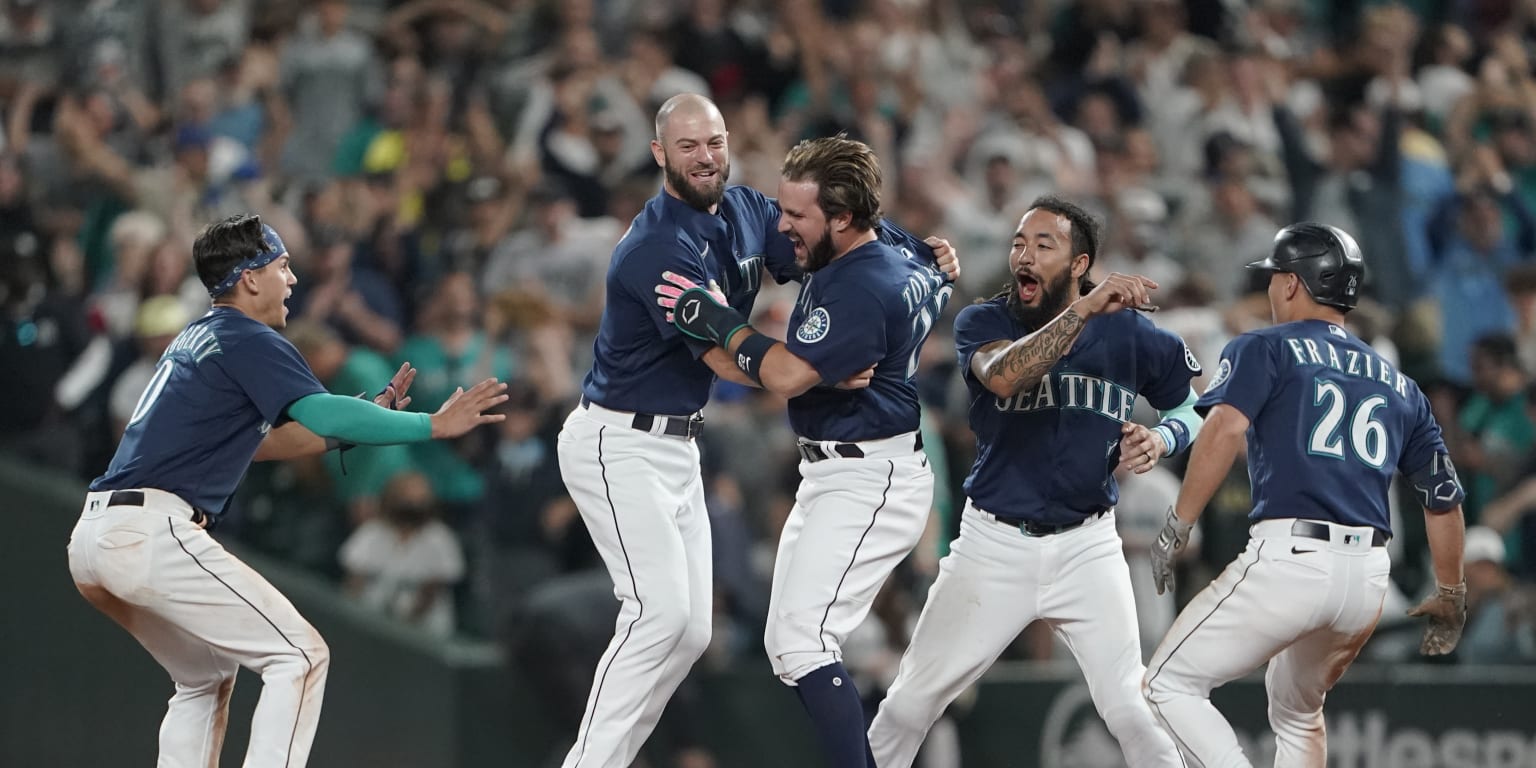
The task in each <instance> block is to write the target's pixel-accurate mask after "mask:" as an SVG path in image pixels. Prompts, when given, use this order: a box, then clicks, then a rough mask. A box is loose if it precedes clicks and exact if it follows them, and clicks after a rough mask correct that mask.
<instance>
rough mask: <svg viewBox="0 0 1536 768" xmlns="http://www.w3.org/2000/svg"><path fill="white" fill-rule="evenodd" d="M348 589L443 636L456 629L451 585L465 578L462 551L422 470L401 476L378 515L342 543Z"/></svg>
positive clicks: (371, 605)
mask: <svg viewBox="0 0 1536 768" xmlns="http://www.w3.org/2000/svg"><path fill="white" fill-rule="evenodd" d="M340 558H341V565H342V567H343V568H345V569H346V572H347V592H348V593H350V594H351V595H352V596H353V597H355V598H357V599H358V600H359V601H361V602H362V603H363V605H366V606H368V607H369V608H372V609H373V610H376V611H379V612H382V613H385V614H388V615H390V616H393V617H395V618H397V619H400V620H401V621H404V622H406V623H407V624H412V625H415V626H418V627H421V628H422V629H423V630H425V631H427V632H430V633H432V634H434V635H437V636H439V637H448V636H450V635H452V634H453V633H454V630H455V628H456V626H457V625H456V619H455V611H454V604H453V593H452V588H453V585H454V584H456V583H458V581H459V580H460V579H462V578H464V552H463V550H462V549H461V548H460V546H459V540H458V538H457V537H456V536H455V535H454V533H453V531H452V530H451V529H450V528H449V527H448V526H447V525H444V524H443V522H442V521H441V520H439V519H437V510H436V509H435V499H433V497H432V487H431V484H430V483H428V482H427V478H426V477H425V476H424V475H421V474H418V473H415V472H407V473H404V474H400V475H397V476H396V477H395V478H394V479H393V480H391V481H390V482H389V484H388V485H387V486H385V489H384V501H383V509H382V511H381V514H380V515H379V517H376V518H373V519H371V520H367V521H365V522H364V523H363V524H362V525H360V526H358V528H357V530H356V531H354V532H353V533H352V536H351V537H349V538H348V539H347V541H346V543H345V544H343V545H342V547H341V553H340Z"/></svg>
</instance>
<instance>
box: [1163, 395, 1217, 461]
mask: <svg viewBox="0 0 1536 768" xmlns="http://www.w3.org/2000/svg"><path fill="white" fill-rule="evenodd" d="M1199 399H1200V396H1199V395H1197V394H1195V390H1193V389H1191V390H1189V397H1186V398H1184V402H1182V403H1179V405H1178V406H1177V407H1176V408H1174V409H1172V410H1168V411H1158V412H1157V415H1158V417H1160V418H1161V419H1162V421H1161V422H1158V425H1157V426H1156V427H1153V428H1152V431H1153V432H1156V433H1158V434H1160V435H1162V436H1163V440H1165V441H1167V443H1168V453H1166V454H1164V455H1166V456H1174V455H1176V454H1179V453H1182V452H1183V451H1184V450H1185V449H1187V448H1189V446H1190V444H1191V443H1193V442H1195V436H1196V435H1198V434H1200V425H1201V424H1204V423H1205V419H1203V418H1201V417H1200V414H1198V413H1196V412H1195V401H1197V400H1199Z"/></svg>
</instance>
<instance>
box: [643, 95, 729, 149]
mask: <svg viewBox="0 0 1536 768" xmlns="http://www.w3.org/2000/svg"><path fill="white" fill-rule="evenodd" d="M683 122H691V123H695V124H699V123H703V124H709V123H714V124H716V125H718V126H719V127H720V130H721V131H722V132H723V131H724V130H725V117H724V116H722V115H721V114H720V108H719V107H717V106H715V103H714V102H713V101H710V100H709V99H707V98H705V97H703V96H700V95H699V94H697V93H679V94H678V95H676V96H673V97H672V98H670V99H667V100H666V102H665V103H664V104H662V105H661V109H658V110H656V140H657V141H659V142H661V144H662V145H666V143H667V139H666V134H667V133H668V132H669V131H670V130H671V129H672V127H673V126H674V125H678V124H680V123H683Z"/></svg>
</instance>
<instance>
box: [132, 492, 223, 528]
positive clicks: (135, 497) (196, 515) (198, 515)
mask: <svg viewBox="0 0 1536 768" xmlns="http://www.w3.org/2000/svg"><path fill="white" fill-rule="evenodd" d="M107 506H109V507H142V506H144V492H143V491H113V492H112V495H111V496H108V497H107ZM207 519H208V516H207V515H205V514H203V511H202V510H201V509H198V508H197V507H193V508H192V517H191V520H192V524H193V525H202V524H203V521H204V520H207Z"/></svg>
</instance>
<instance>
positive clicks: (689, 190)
mask: <svg viewBox="0 0 1536 768" xmlns="http://www.w3.org/2000/svg"><path fill="white" fill-rule="evenodd" d="M666 175H667V185H668V186H669V187H671V188H672V190H673V191H674V192H676V193H677V196H678V198H679V199H681V200H682V201H683V202H685V203H687V204H688V205H689V207H691V208H693V209H694V210H699V211H707V210H709V209H710V208H713V207H714V206H716V205H719V204H720V199H721V198H723V197H724V196H725V180H726V178H728V177H729V176H730V175H731V161H730V158H729V156H727V155H726V154H725V153H724V152H723V151H722V152H720V153H718V154H716V153H712V152H711V153H698V154H695V155H692V156H689V157H683V156H677V157H674V155H673V154H672V153H671V152H667V153H666Z"/></svg>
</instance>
